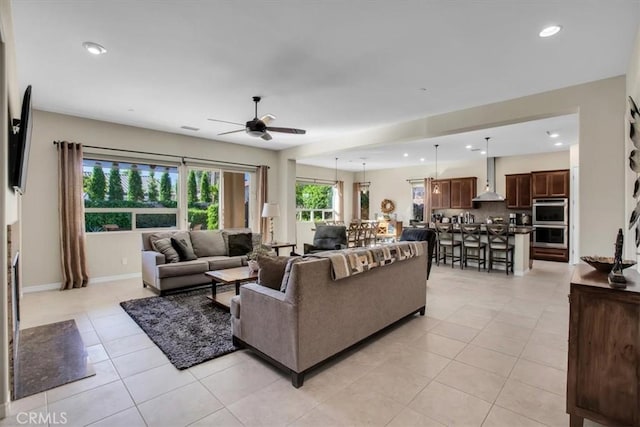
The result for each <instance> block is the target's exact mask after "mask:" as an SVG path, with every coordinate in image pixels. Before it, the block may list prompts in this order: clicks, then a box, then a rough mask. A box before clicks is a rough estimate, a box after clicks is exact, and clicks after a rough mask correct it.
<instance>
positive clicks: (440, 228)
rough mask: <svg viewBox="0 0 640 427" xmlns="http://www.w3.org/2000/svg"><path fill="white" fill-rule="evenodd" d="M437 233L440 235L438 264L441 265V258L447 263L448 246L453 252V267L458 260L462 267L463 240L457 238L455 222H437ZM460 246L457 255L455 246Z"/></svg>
mask: <svg viewBox="0 0 640 427" xmlns="http://www.w3.org/2000/svg"><path fill="white" fill-rule="evenodd" d="M436 233H437V236H438V256H437V257H436V264H437V265H440V260H443V261H444V263H445V264H446V263H447V248H449V250H450V252H451V268H453V264H455V262H456V261H460V268H462V246H461V245H462V242H460V240H455V239H454V235H453V224H442V223H440V222H436ZM456 247H457V248H459V252H458V254H459V255H458V256H456V255H455V248H456Z"/></svg>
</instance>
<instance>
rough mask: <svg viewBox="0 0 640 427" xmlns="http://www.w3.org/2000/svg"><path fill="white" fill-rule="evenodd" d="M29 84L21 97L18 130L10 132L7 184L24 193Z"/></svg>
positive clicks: (29, 135) (29, 141) (27, 149)
mask: <svg viewBox="0 0 640 427" xmlns="http://www.w3.org/2000/svg"><path fill="white" fill-rule="evenodd" d="M31 127H32V123H31V86H30V85H29V86H27V90H25V92H24V97H23V98H22V111H21V114H20V122H19V123H18V131H17V132H10V133H11V138H10V140H11V143H10V145H9V168H8V169H9V186H10V187H12V188H13V190H14V191H15V192H18V193H20V194H24V192H25V189H26V186H27V166H28V165H29V149H30V147H31Z"/></svg>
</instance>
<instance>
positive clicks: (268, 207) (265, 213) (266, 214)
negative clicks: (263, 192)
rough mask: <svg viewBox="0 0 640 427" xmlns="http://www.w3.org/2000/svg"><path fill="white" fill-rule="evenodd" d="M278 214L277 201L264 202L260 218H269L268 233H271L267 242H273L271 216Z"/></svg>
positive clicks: (277, 215)
mask: <svg viewBox="0 0 640 427" xmlns="http://www.w3.org/2000/svg"><path fill="white" fill-rule="evenodd" d="M279 216H280V206H279V205H278V204H277V203H265V204H264V206H263V207H262V218H269V233H270V235H271V241H270V242H269V243H271V244H273V243H275V240H273V218H274V217H279Z"/></svg>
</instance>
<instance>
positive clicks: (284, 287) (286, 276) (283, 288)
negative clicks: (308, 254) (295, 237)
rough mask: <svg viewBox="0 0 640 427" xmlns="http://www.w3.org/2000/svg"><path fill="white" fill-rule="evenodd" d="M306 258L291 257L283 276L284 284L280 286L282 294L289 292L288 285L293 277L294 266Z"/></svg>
mask: <svg viewBox="0 0 640 427" xmlns="http://www.w3.org/2000/svg"><path fill="white" fill-rule="evenodd" d="M303 259H304V258H303V257H301V256H296V257H291V258H289V261H287V266H286V267H285V269H284V275H283V276H282V283H281V284H280V292H285V291H286V290H287V285H288V284H289V277H291V269H292V268H293V265H294V264H295V263H297V262H300V261H302V260H303Z"/></svg>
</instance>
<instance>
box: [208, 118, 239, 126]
mask: <svg viewBox="0 0 640 427" xmlns="http://www.w3.org/2000/svg"><path fill="white" fill-rule="evenodd" d="M207 120H209V121H210V122H220V123H229V124H230V125H238V126H244V124H242V123H236V122H228V121H226V120H218V119H207Z"/></svg>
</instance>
